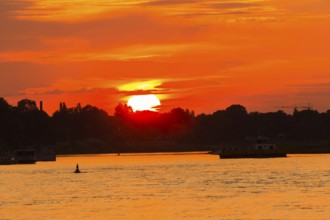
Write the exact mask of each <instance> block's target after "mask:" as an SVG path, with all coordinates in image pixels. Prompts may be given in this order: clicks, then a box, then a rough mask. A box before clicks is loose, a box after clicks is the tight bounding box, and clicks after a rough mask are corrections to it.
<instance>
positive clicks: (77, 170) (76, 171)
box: [74, 164, 80, 173]
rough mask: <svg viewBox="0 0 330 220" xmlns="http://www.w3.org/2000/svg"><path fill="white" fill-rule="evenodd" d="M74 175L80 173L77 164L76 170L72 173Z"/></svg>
mask: <svg viewBox="0 0 330 220" xmlns="http://www.w3.org/2000/svg"><path fill="white" fill-rule="evenodd" d="M74 173H80V170H79V165H78V164H77V166H76V170H75V171H74Z"/></svg>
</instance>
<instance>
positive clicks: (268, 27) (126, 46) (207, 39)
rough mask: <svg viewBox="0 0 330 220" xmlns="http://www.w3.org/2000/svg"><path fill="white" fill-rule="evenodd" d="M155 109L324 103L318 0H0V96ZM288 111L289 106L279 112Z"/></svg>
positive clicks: (328, 42)
mask: <svg viewBox="0 0 330 220" xmlns="http://www.w3.org/2000/svg"><path fill="white" fill-rule="evenodd" d="M149 93H153V94H156V95H157V96H158V97H159V98H160V99H161V102H162V108H161V111H168V110H170V109H172V108H174V107H183V108H189V109H191V110H195V111H196V112H197V113H202V112H204V113H212V112H214V111H216V110H217V109H224V108H226V107H227V106H229V105H230V104H237V103H240V104H242V105H244V106H246V107H247V109H248V110H249V111H275V110H278V109H279V108H278V107H279V106H291V105H307V104H308V103H311V104H312V105H313V106H314V108H315V109H318V110H319V111H325V110H327V109H330V3H329V0H299V1H288V0H204V1H200V0H136V1H135V0H131V1H123V0H71V1H67V0H26V1H21V0H2V1H0V96H1V97H5V98H6V99H7V100H8V101H9V102H10V103H11V104H13V105H16V102H17V101H18V100H21V99H23V98H30V99H34V100H36V101H40V100H43V101H44V106H45V107H44V108H45V110H46V111H48V112H49V113H50V114H52V113H53V112H54V111H55V110H56V109H57V108H58V106H59V102H63V101H64V102H66V103H67V106H75V105H76V103H78V102H80V103H81V104H82V105H85V104H92V105H96V106H98V107H99V108H102V109H105V110H106V111H108V112H109V114H113V112H114V107H115V106H116V105H117V104H118V103H120V102H126V101H127V99H128V97H129V96H130V95H135V94H149ZM290 111H291V110H290Z"/></svg>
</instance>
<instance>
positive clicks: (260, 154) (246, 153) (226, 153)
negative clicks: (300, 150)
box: [219, 137, 287, 159]
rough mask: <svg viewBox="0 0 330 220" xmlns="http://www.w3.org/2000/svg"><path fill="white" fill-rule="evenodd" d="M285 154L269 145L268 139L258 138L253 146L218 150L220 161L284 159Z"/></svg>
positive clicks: (283, 150)
mask: <svg viewBox="0 0 330 220" xmlns="http://www.w3.org/2000/svg"><path fill="white" fill-rule="evenodd" d="M286 156H287V153H286V151H285V149H284V148H282V147H279V146H276V144H273V143H269V142H268V138H262V137H258V138H257V139H256V140H255V144H251V145H244V146H236V147H233V146H231V147H222V148H221V149H220V150H219V157H220V158H221V159H227V158H274V157H286Z"/></svg>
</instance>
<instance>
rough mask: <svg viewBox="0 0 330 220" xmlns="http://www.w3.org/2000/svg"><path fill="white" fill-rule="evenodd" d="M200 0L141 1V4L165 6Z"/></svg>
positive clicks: (198, 0) (199, 0)
mask: <svg viewBox="0 0 330 220" xmlns="http://www.w3.org/2000/svg"><path fill="white" fill-rule="evenodd" d="M198 2H201V0H157V1H149V2H144V3H141V4H140V5H142V6H166V5H181V4H192V3H198Z"/></svg>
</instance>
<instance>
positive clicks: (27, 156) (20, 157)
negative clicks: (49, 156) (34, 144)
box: [14, 149, 37, 164]
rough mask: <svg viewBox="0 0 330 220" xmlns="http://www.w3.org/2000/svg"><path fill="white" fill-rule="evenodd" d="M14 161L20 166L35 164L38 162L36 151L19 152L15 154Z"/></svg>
mask: <svg viewBox="0 0 330 220" xmlns="http://www.w3.org/2000/svg"><path fill="white" fill-rule="evenodd" d="M14 161H15V163H18V164H34V163H36V162H37V154H36V151H35V150H32V149H31V150H30V149H24V150H17V151H15V154H14Z"/></svg>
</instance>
